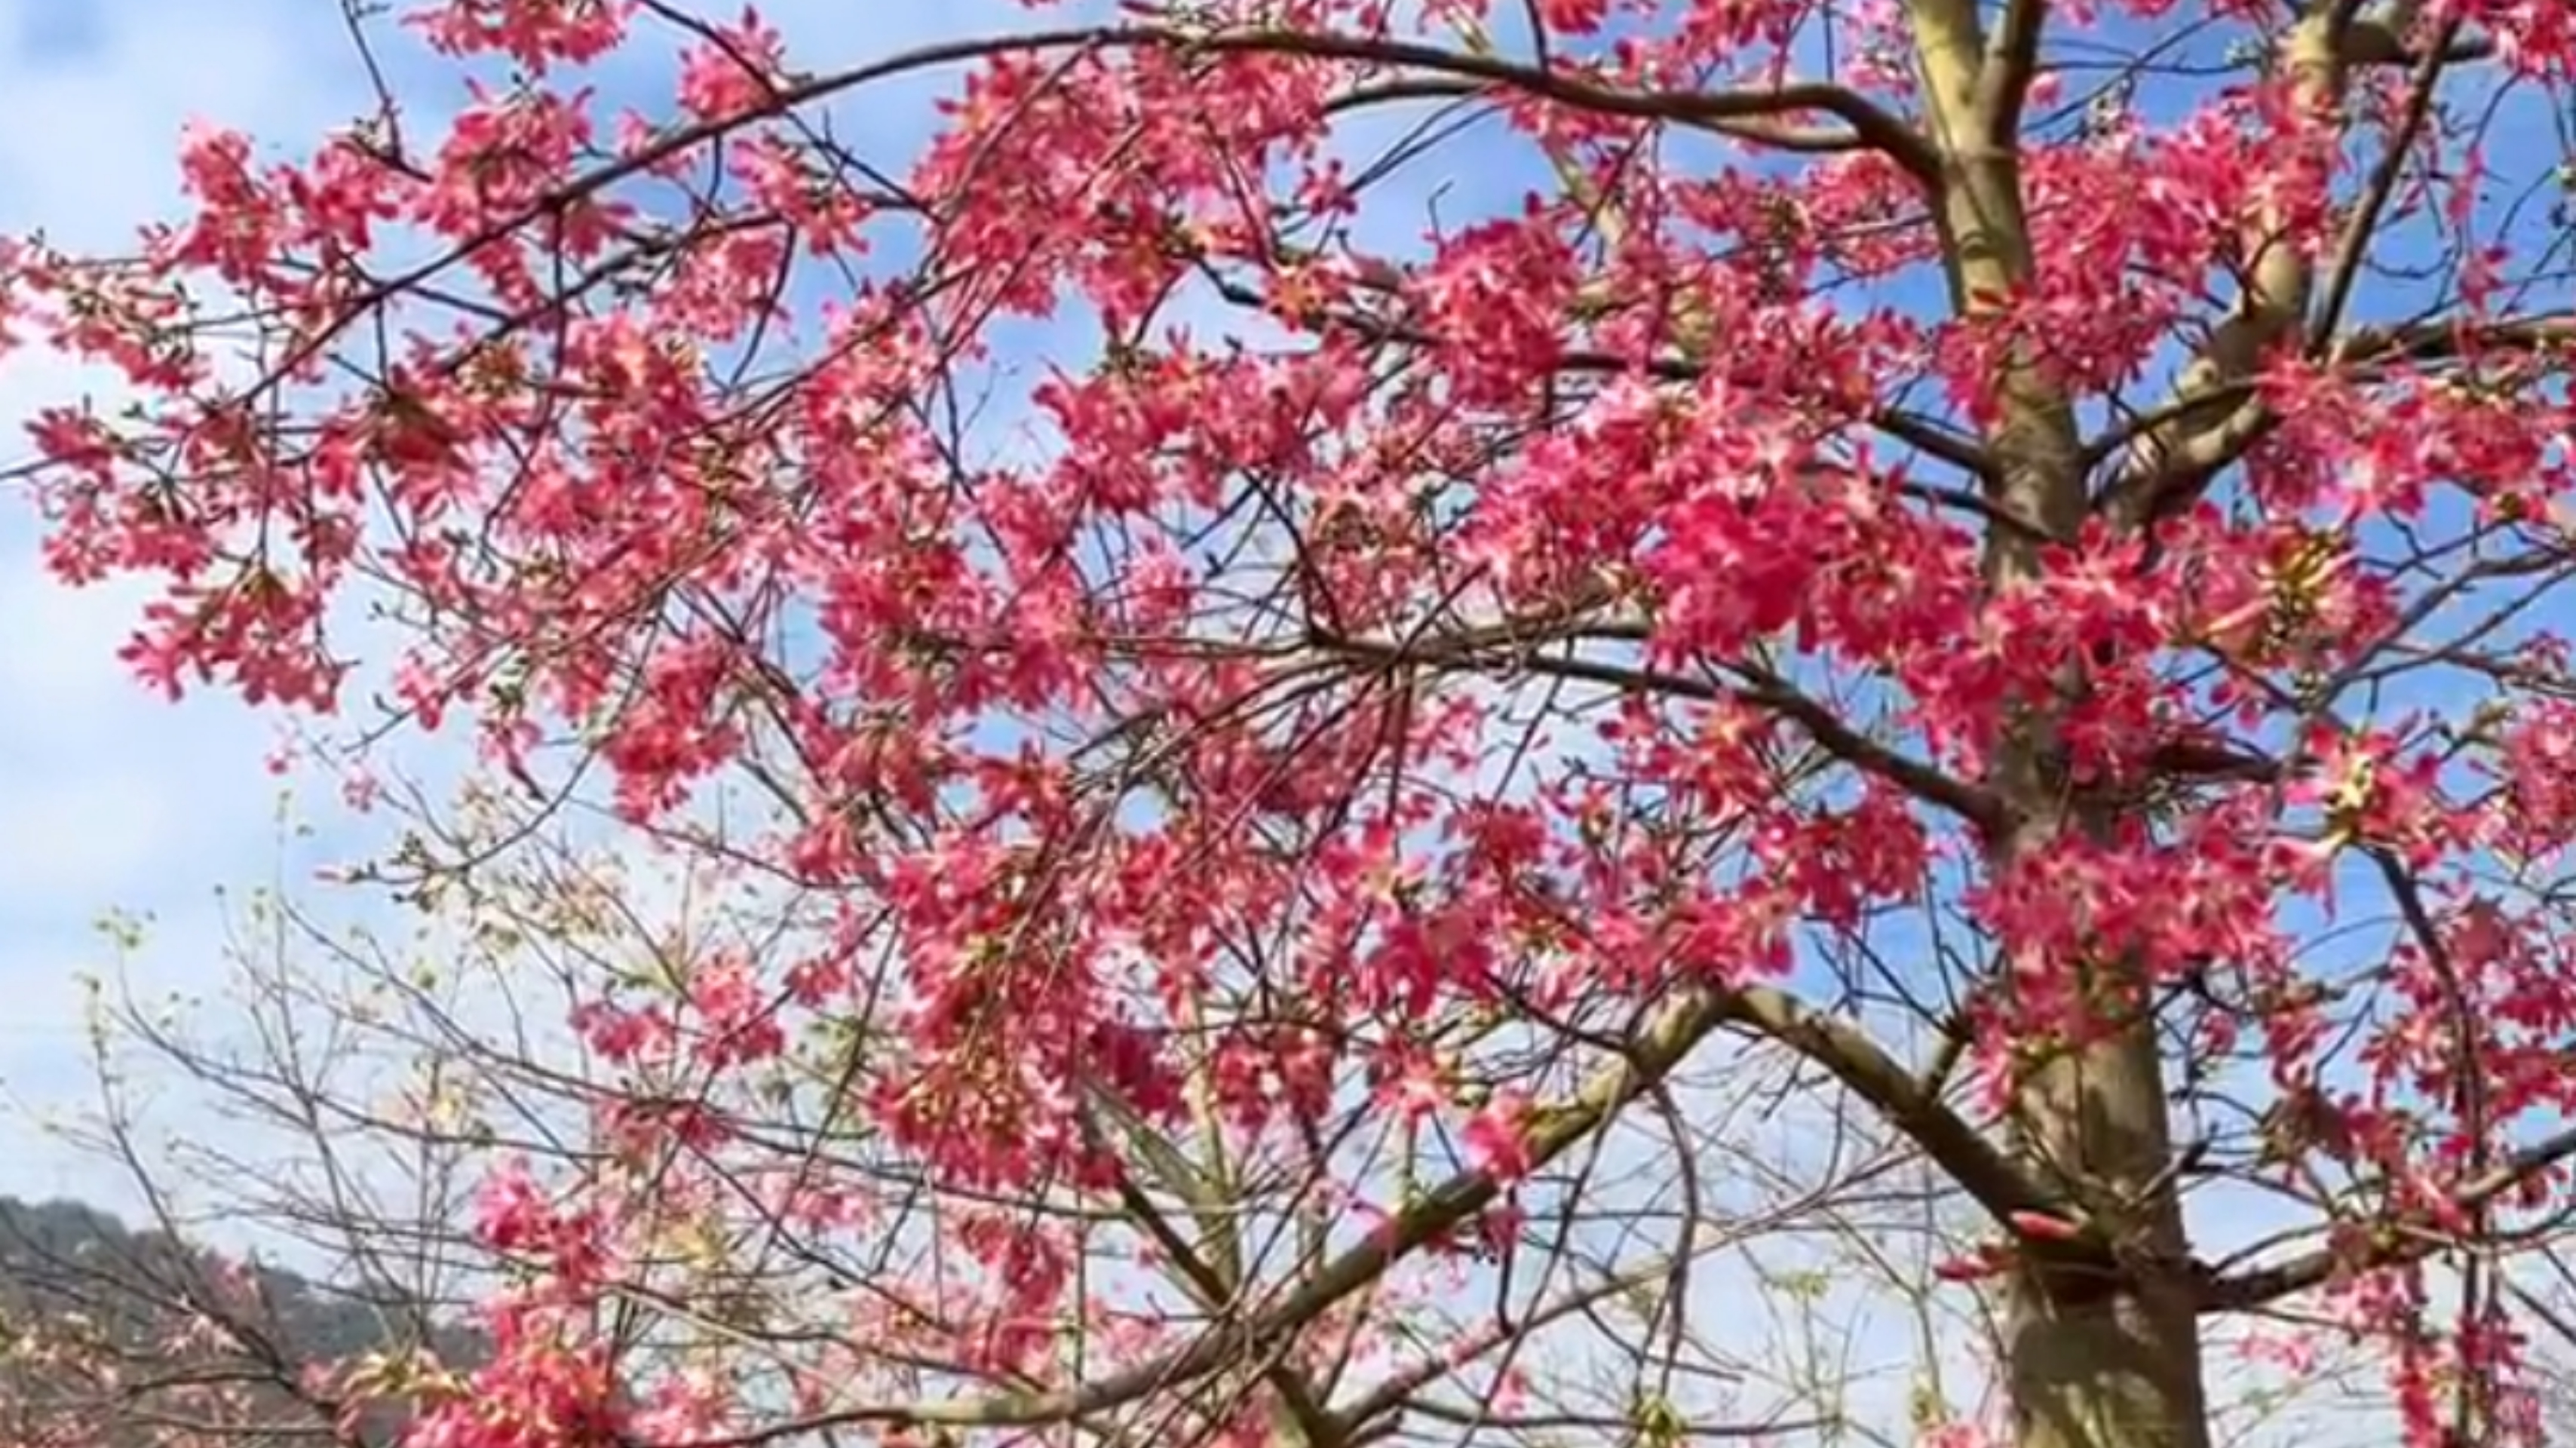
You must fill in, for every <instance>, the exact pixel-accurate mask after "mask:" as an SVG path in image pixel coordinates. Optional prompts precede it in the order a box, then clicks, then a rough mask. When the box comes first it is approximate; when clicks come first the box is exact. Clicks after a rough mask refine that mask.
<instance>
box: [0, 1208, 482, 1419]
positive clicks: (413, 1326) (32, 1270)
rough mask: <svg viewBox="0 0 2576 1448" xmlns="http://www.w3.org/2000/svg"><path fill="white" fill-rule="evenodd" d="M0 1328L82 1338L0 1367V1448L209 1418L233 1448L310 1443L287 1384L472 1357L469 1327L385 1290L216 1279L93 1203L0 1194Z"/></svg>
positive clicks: (307, 1407)
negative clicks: (430, 1349)
mask: <svg viewBox="0 0 2576 1448" xmlns="http://www.w3.org/2000/svg"><path fill="white" fill-rule="evenodd" d="M219 1284H225V1285H219ZM192 1324H193V1325H194V1326H193V1331H191V1330H190V1328H191V1325H192ZM0 1333H5V1338H6V1341H8V1342H10V1343H14V1344H19V1345H21V1346H22V1348H23V1347H24V1345H26V1344H29V1343H31V1342H45V1343H54V1344H61V1343H66V1342H74V1343H79V1344H81V1346H80V1348H79V1350H78V1351H76V1352H74V1353H71V1354H69V1355H68V1356H53V1355H48V1354H46V1353H43V1352H33V1353H31V1352H27V1351H24V1350H21V1351H19V1352H16V1353H12V1354H9V1355H8V1356H6V1357H5V1358H0V1441H6V1442H8V1443H10V1444H11V1445H12V1448H19V1445H25V1448H52V1445H54V1444H55V1443H57V1442H59V1443H61V1444H63V1445H65V1448H69V1445H70V1444H72V1443H74V1442H78V1443H79V1444H81V1448H102V1445H104V1448H154V1445H157V1444H161V1443H165V1442H168V1441H171V1440H172V1439H174V1438H176V1437H178V1436H180V1435H181V1434H182V1432H184V1431H185V1430H186V1429H187V1428H189V1427H190V1426H194V1427H196V1428H199V1429H202V1428H204V1427H206V1426H208V1425H209V1424H210V1423H212V1422H217V1421H219V1422H220V1423H221V1424H222V1426H223V1428H224V1429H225V1430H227V1431H226V1432H224V1434H223V1436H226V1437H229V1438H230V1439H231V1440H232V1441H233V1442H236V1443H240V1444H243V1445H245V1448H270V1445H272V1444H273V1445H276V1448H285V1445H287V1444H289V1443H293V1444H297V1445H299V1448H310V1445H313V1444H314V1443H316V1442H317V1441H327V1439H325V1440H317V1439H316V1438H315V1436H314V1433H313V1430H314V1428H315V1427H317V1426H318V1425H319V1410H318V1409H317V1408H316V1406H315V1404H314V1403H313V1402H312V1400H311V1399H310V1398H308V1397H306V1396H304V1395H303V1394H302V1393H300V1392H299V1391H298V1390H297V1389H296V1387H295V1384H296V1383H297V1382H298V1381H299V1379H300V1377H301V1373H302V1370H303V1369H304V1368H306V1367H308V1366H312V1365H317V1364H326V1363H336V1362H340V1361H342V1360H345V1359H347V1358H349V1357H351V1356H354V1355H358V1354H364V1353H368V1352H381V1351H389V1350H396V1349H407V1348H409V1347H411V1346H413V1345H415V1344H419V1343H422V1342H424V1341H426V1342H428V1343H430V1344H432V1345H434V1346H435V1347H436V1348H437V1349H438V1350H439V1351H440V1355H441V1356H442V1357H444V1358H445V1360H446V1361H447V1362H448V1363H450V1364H451V1365H462V1364H465V1363H470V1362H472V1361H473V1360H475V1359H476V1358H478V1357H479V1356H480V1353H479V1350H478V1349H479V1347H480V1344H479V1342H478V1341H477V1339H476V1338H475V1336H474V1334H472V1333H470V1332H466V1331H462V1330H459V1329H456V1328H453V1327H447V1326H442V1325H440V1324H439V1323H438V1322H436V1321H435V1319H434V1315H433V1314H432V1312H431V1311H430V1310H429V1309H428V1308H426V1307H425V1306H423V1305H422V1304H419V1303H417V1302H412V1301H407V1300H405V1299H404V1297H403V1295H402V1294H400V1293H397V1292H392V1291H383V1292H366V1293H361V1292H355V1291H351V1290H348V1289H344V1288H341V1287H338V1286H332V1285H326V1284H323V1283H318V1282H315V1281H312V1280H310V1279H307V1278H305V1277H303V1276H300V1275H298V1274H296V1273H294V1272H289V1271H285V1270H282V1269H278V1268H273V1267H267V1266H259V1265H252V1266H248V1267H245V1268H238V1269H235V1270H231V1271H226V1270H225V1268H224V1264H223V1263H222V1262H220V1261H219V1259H217V1258H216V1257H215V1256H213V1255H212V1254H210V1253H208V1252H206V1251H204V1250H202V1249H200V1248H198V1247H195V1246H192V1245H191V1244H188V1243H185V1242H182V1241H179V1240H177V1239H175V1238H173V1237H171V1236H170V1235H168V1234H166V1233H162V1232H157V1231H138V1230H136V1229H134V1228H132V1227H130V1226H128V1225H127V1224H126V1223H124V1222H122V1221H120V1220H118V1219H117V1218H116V1217H114V1216H112V1215H110V1214H109V1213H106V1212H103V1211H100V1210H98V1209H97V1208H95V1207H91V1206H87V1205H85V1204H82V1203H79V1202H65V1201H49V1202H26V1201H21V1200H18V1199H15V1198H10V1197H0ZM182 1333H186V1334H187V1336H186V1339H185V1341H184V1342H183V1343H182V1342H180V1340H179V1335H180V1334H182ZM174 1344H175V1345H174ZM102 1367H105V1368H109V1369H110V1370H109V1371H107V1372H104V1373H102V1372H101V1371H100V1369H101V1368H102ZM218 1395H220V1397H219V1396H218ZM370 1417H371V1421H368V1422H366V1423H365V1424H364V1425H363V1428H362V1436H363V1437H364V1438H365V1439H366V1440H367V1441H369V1442H374V1443H386V1442H390V1441H391V1440H392V1438H393V1437H394V1430H395V1428H396V1426H397V1423H396V1422H395V1421H394V1419H393V1418H392V1417H391V1416H389V1415H387V1414H382V1413H378V1414H373V1415H370ZM200 1441H202V1440H200Z"/></svg>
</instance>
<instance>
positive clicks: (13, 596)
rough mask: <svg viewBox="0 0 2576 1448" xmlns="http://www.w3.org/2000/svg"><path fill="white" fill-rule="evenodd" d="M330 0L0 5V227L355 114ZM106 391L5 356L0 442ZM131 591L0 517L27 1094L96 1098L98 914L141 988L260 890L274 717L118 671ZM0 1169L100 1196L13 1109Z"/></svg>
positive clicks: (3, 1046) (9, 856)
mask: <svg viewBox="0 0 2576 1448" xmlns="http://www.w3.org/2000/svg"><path fill="white" fill-rule="evenodd" d="M335 10H336V7H334V6H331V5H328V4H316V3H313V0H234V3H227V4H225V5H221V6H211V5H191V4H184V3H164V0H104V3H81V4H64V3H60V0H0V117H5V119H0V230H6V231H9V232H13V233H14V232H21V231H25V230H27V229H30V228H42V229H43V230H44V231H45V232H46V233H47V234H48V235H49V236H50V237H52V238H54V239H55V240H57V241H58V242H60V243H62V244H64V245H66V246H69V247H73V248H80V247H88V246H97V247H115V246H117V245H118V244H119V243H120V242H121V241H123V240H124V239H125V238H127V237H128V236H130V235H131V230H132V227H133V226H134V225H135V223H136V222H137V221H140V220H143V219H147V218H150V217H154V216H157V215H162V214H166V213H168V211H169V210H170V208H171V206H172V205H173V203H174V199H175V191H174V188H173V186H172V181H173V178H174V174H175V173H174V167H173V164H172V157H173V154H174V152H173V141H174V138H175V137H176V136H177V134H178V129H179V127H180V125H181V124H182V123H183V122H184V121H186V120H187V119H189V118H191V117H196V116H206V117H214V118H220V119H222V120H225V121H229V122H233V123H236V124H240V125H243V126H246V127H248V128H250V129H251V130H253V131H255V132H262V133H269V134H277V135H284V136H309V135H313V134H317V133H318V132H319V131H320V130H321V129H322V128H324V127H326V126H328V125H330V124H333V123H334V122H335V121H337V120H339V119H340V118H342V117H344V116H345V114H346V113H347V112H348V111H349V109H350V104H351V103H350V98H349V96H350V93H349V90H348V83H349V81H350V79H351V77H350V75H349V57H348V53H347V49H346V46H345V45H344V44H343V43H342V42H341V40H340V38H339V33H338V29H337V22H336V19H335V16H334V12H335ZM317 20H320V21H322V22H324V23H321V24H317V23H315V22H316V21H317ZM100 385H101V379H99V378H96V377H84V376H82V375H81V374H80V373H79V372H77V371H76V370H74V369H72V368H70V367H68V366H66V365H63V364H62V363H60V362H59V361H57V360H54V359H50V358H47V357H45V356H42V355H36V354H30V353H26V352H21V353H18V354H15V355H13V356H12V357H10V358H9V359H8V360H7V362H6V363H0V424H5V427H6V434H5V435H6V438H7V441H6V442H4V443H0V450H5V452H6V454H7V456H9V457H10V458H11V459H12V460H15V459H16V458H17V457H18V456H19V455H20V450H21V448H22V446H23V445H22V443H21V442H20V440H19V436H18V430H17V422H18V421H19V420H20V419H21V418H23V417H24V416H25V415H26V413H27V411H28V410H29V409H30V408H31V407H33V406H36V405H38V404H40V403H41V402H45V401H54V400H61V399H64V398H66V397H71V396H77V395H79V394H81V393H82V392H84V391H88V390H91V389H94V388H97V387H98V386H100ZM136 599H137V594H136V593H135V592H134V591H132V590H129V589H123V588H114V587H110V588H101V589H97V590H92V591H86V592H81V593H72V592H68V591H65V590H63V589H61V588H58V587H56V586H55V585H53V584H52V583H51V582H50V580H48V579H46V578H45V577H44V576H43V575H42V573H41V572H40V570H39V569H38V567H37V565H36V559H35V537H34V530H33V527H32V525H31V522H30V519H29V518H28V516H27V513H26V510H25V509H24V508H22V507H20V506H18V505H17V503H16V501H15V500H12V501H11V503H10V505H9V506H7V507H5V508H0V620H5V621H6V622H5V624H4V625H0V700H5V701H7V702H6V704H5V705H0V820H5V821H7V829H6V831H5V832H0V1073H5V1076H6V1079H7V1084H8V1086H9V1088H10V1091H11V1093H12V1094H13V1095H14V1096H15V1097H16V1098H17V1099H18V1100H19V1101H20V1102H21V1103H23V1104H26V1105H30V1106H36V1107H49V1106H59V1105H61V1104H64V1103H65V1102H67V1101H78V1100H83V1099H85V1098H86V1095H87V1091H86V1087H87V1081H88V1073H87V1071H86V1069H85V1067H84V1065H83V1047H82V1046H81V1044H80V1033H79V1031H78V1030H77V1025H78V1022H79V1019H80V1001H81V993H80V991H79V989H78V987H77V984H76V980H77V977H78V975H79V973H80V972H82V971H84V970H98V969H101V968H109V967H112V966H113V965H114V964H115V960H114V956H113V954H112V953H111V952H110V951H109V950H107V949H106V948H105V945H104V942H103V941H102V939H101V937H100V935H99V933H98V932H97V930H96V929H95V928H94V924H95V922H96V921H97V920H98V918H99V917H100V915H101V914H102V912H105V911H108V910H111V909H113V910H121V911H131V912H149V913H150V914H152V915H154V916H156V917H157V918H158V920H159V922H160V923H159V926H158V928H157V929H156V930H155V931H154V932H153V933H152V936H151V937H150V940H149V941H148V943H147V945H146V948H145V949H144V950H143V951H142V952H141V953H140V954H139V955H137V956H136V957H134V959H133V960H132V961H131V967H132V969H133V971H134V972H135V973H136V974H137V976H139V977H141V978H142V979H143V980H145V981H146V982H147V983H149V984H151V985H154V986H162V985H172V984H185V983H190V982H194V981H202V980H204V979H205V978H207V977H208V975H209V974H210V971H211V969H212V967H213V966H214V965H215V960H214V955H213V951H212V949H211V947H210V944H209V943H210V942H212V941H214V940H216V939H217V938H218V937H219V932H218V930H217V929H216V919H217V916H216V901H215V897H214V890H215V888H216V887H217V886H218V885H219V884H229V885H232V886H234V887H237V888H238V887H243V886H247V885H251V884H255V883H259V882H261V881H263V880H265V879H267V878H269V877H270V876H271V874H272V862H274V861H275V859H276V857H277V847H278V841H279V838H280V835H279V830H278V823H277V822H278V809H279V803H280V791H281V788H282V787H283V785H284V784H285V783H286V782H285V781H282V780H280V779H277V778H274V777H272V776H271V775H270V774H269V773H268V772H267V770H266V768H265V767H264V763H263V761H264V760H265V758H266V757H267V756H268V754H269V753H270V751H271V748H272V745H273V743H274V740H275V736H274V734H273V732H272V730H271V728H270V727H269V726H268V725H266V724H264V723H263V722H262V721H260V720H258V719H255V718H253V717H251V716H250V715H249V713H248V712H247V711H245V710H243V709H241V708H239V707H238V706H235V705H233V704H231V703H230V702H229V701H227V700H225V699H223V698H220V697H215V696H208V697H204V698H191V699H189V700H188V701H186V702H185V703H183V704H180V705H177V706H173V705H171V704H169V703H167V702H164V701H163V700H161V699H159V698H157V697H155V696H152V695H150V694H147V693H146V692H144V691H142V690H141V689H139V688H138V687H136V686H135V685H134V684H133V683H131V682H130V681H129V679H128V677H127V676H126V674H125V672H124V670H123V668H122V667H121V666H120V665H119V664H118V663H117V661H116V657H115V653H116V648H117V645H118V644H119V643H120V642H121V640H122V639H123V638H124V636H125V631H126V629H127V627H128V620H129V618H130V617H131V614H132V610H133V608H134V606H135V603H136ZM0 1160H5V1161H7V1162H8V1164H9V1170H8V1173H7V1175H8V1177H9V1178H10V1180H8V1181H7V1182H5V1183H0V1190H6V1191H31V1192H47V1191H56V1190H61V1191H82V1192H87V1191H89V1190H91V1189H93V1188H95V1187H97V1186H99V1185H101V1184H100V1183H98V1182H97V1181H96V1180H95V1177H94V1174H93V1173H91V1172H89V1171H87V1170H85V1169H84V1168H83V1167H82V1166H80V1165H77V1164H75V1163H73V1162H71V1161H68V1160H66V1159H65V1158H64V1157H63V1156H62V1155H61V1154H60V1153H59V1152H57V1151H55V1150H54V1149H52V1148H51V1147H50V1146H49V1145H48V1144H46V1142H45V1140H44V1139H43V1137H42V1136H41V1135H40V1134H38V1133H36V1132H35V1131H34V1130H33V1129H32V1127H31V1126H30V1125H29V1124H28V1123H27V1122H26V1121H25V1120H24V1119H23V1118H20V1117H15V1116H13V1117H7V1118H0Z"/></svg>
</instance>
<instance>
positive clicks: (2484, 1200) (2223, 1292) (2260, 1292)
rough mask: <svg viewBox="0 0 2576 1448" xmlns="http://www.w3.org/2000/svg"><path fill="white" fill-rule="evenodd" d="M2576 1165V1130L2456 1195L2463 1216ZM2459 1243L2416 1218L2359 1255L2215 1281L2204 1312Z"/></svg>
mask: <svg viewBox="0 0 2576 1448" xmlns="http://www.w3.org/2000/svg"><path fill="white" fill-rule="evenodd" d="M2569 1161H2576V1128H2570V1129H2568V1130H2565V1131H2561V1132H2559V1133H2558V1134H2556V1135H2554V1136H2550V1137H2547V1138H2545V1139H2543V1140H2541V1141H2539V1142H2536V1143H2534V1144H2532V1145H2530V1146H2528V1147H2525V1148H2523V1149H2522V1150H2521V1151H2518V1152H2515V1153H2514V1154H2513V1155H2511V1156H2508V1157H2506V1158H2505V1159H2504V1160H2503V1161H2501V1162H2498V1163H2497V1164H2496V1165H2495V1166H2493V1167H2490V1168H2489V1169H2487V1170H2486V1171H2485V1172H2484V1173H2482V1174H2480V1175H2479V1176H2478V1177H2476V1178H2475V1179H2473V1180H2471V1181H2470V1182H2469V1183H2468V1184H2466V1185H2465V1186H2463V1187H2461V1188H2460V1189H2459V1190H2458V1191H2457V1192H2455V1193H2453V1194H2452V1197H2451V1201H2452V1204H2453V1205H2455V1206H2456V1207H2458V1208H2459V1209H2460V1211H2462V1212H2463V1213H2474V1212H2476V1211H2477V1210H2478V1209H2479V1208H2482V1207H2486V1206H2490V1205H2493V1204H2494V1203H2495V1202H2497V1201H2498V1200H2500V1199H2502V1198H2503V1197H2504V1196H2505V1195H2507V1194H2508V1193H2510V1192H2512V1191H2513V1190H2514V1189H2515V1188H2517V1187H2519V1186H2521V1185H2522V1184H2523V1183H2524V1182H2526V1181H2529V1180H2531V1179H2532V1178H2533V1177H2536V1176H2538V1175H2540V1174H2541V1173H2543V1172H2545V1171H2548V1170H2550V1169H2551V1168H2553V1167H2556V1166H2559V1165H2561V1164H2563V1163H2565V1162H2569ZM2452 1241H2453V1239H2452V1238H2451V1237H2450V1235H2449V1234H2447V1233H2445V1232H2443V1231H2442V1230H2441V1228H2440V1227H2439V1226H2438V1225H2437V1224H2435V1223H2434V1222H2433V1221H2432V1220H2431V1219H2430V1218H2428V1217H2425V1216H2422V1215H2420V1214H2411V1215H2409V1216H2407V1217H2404V1218H2402V1219H2400V1220H2398V1221H2395V1222H2391V1223H2388V1224H2386V1225H2383V1226H2382V1227H2381V1228H2380V1229H2379V1230H2378V1231H2377V1232H2375V1233H2373V1234H2372V1239H2371V1241H2370V1243H2369V1244H2368V1245H2367V1246H2366V1247H2364V1248H2363V1249H2362V1250H2361V1251H2359V1252H2338V1251H2336V1250H2334V1249H2333V1248H2331V1247H2320V1248H2318V1249H2317V1250H2316V1251H2313V1252H2309V1253H2306V1254H2304V1255H2302V1256H2298V1257H2294V1258H2291V1259H2290V1260H2289V1261H2286V1262H2281V1263H2277V1264H2275V1265H2273V1266H2270V1267H2265V1268H2260V1269H2258V1270H2256V1271H2252V1272H2245V1273H2239V1274H2237V1275H2235V1276H2232V1277H2219V1278H2214V1279H2212V1280H2211V1281H2209V1282H2208V1283H2206V1284H2204V1285H2203V1286H2202V1287H2201V1289H2200V1294H2199V1299H2198V1301H2199V1307H2200V1310H2201V1311H2203V1312H2243V1311H2248V1310H2250V1309H2253V1308H2257V1307H2262V1306H2264V1305H2265V1304H2267V1303H2272V1302H2277V1301H2279V1300H2280V1299H2282V1298H2284V1297H2289V1296H2292V1295H2295V1294H2297V1293H2300V1292H2305V1291H2307V1290H2308V1289H2309V1288H2312V1287H2317V1286H2321V1285H2323V1284H2324V1283H2325V1282H2327V1281H2328V1280H2330V1279H2332V1278H2333V1277H2335V1276H2336V1275H2337V1274H2339V1273H2347V1272H2354V1271H2366V1270H2369V1269H2371V1268H2378V1267H2403V1266H2405V1265H2407V1264H2408V1263H2412V1262H2420V1261H2422V1260H2424V1259H2425V1258H2427V1257H2430V1256H2432V1255H2433V1254H2435V1253H2436V1252H2439V1251H2441V1250H2442V1249H2443V1248H2445V1247H2447V1246H2450V1245H2452Z"/></svg>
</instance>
